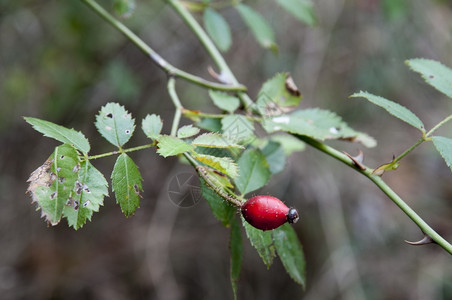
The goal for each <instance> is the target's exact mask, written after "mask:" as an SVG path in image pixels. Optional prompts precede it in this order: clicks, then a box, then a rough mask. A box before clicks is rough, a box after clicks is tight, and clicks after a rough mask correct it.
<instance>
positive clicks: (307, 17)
mask: <svg viewBox="0 0 452 300" xmlns="http://www.w3.org/2000/svg"><path fill="white" fill-rule="evenodd" d="M278 3H279V5H281V6H282V7H283V8H284V9H285V10H286V11H287V12H288V13H290V14H292V15H293V16H294V17H295V18H297V19H298V20H300V21H301V22H303V23H305V24H307V25H309V26H314V25H316V24H317V17H316V15H315V12H314V4H313V3H312V1H311V0H278Z"/></svg>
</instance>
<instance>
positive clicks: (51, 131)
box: [24, 117, 90, 154]
mask: <svg viewBox="0 0 452 300" xmlns="http://www.w3.org/2000/svg"><path fill="white" fill-rule="evenodd" d="M24 119H25V121H26V122H27V123H29V124H31V125H32V126H33V128H34V129H35V130H37V131H39V132H40V133H42V134H43V135H44V136H47V137H50V138H53V139H55V140H57V141H60V142H62V143H63V144H70V145H72V146H74V147H75V148H76V149H78V150H80V151H81V152H83V153H85V154H86V153H88V152H89V149H90V145H89V142H88V139H87V138H86V137H85V136H84V135H83V133H81V132H80V131H75V130H74V129H69V128H66V127H63V126H61V125H57V124H54V123H52V122H48V121H44V120H40V119H36V118H31V117H25V118H24Z"/></svg>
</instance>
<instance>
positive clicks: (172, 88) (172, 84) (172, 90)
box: [167, 77, 184, 136]
mask: <svg viewBox="0 0 452 300" xmlns="http://www.w3.org/2000/svg"><path fill="white" fill-rule="evenodd" d="M167 87H168V93H169V95H170V98H171V101H173V104H174V106H175V107H176V109H175V111H174V118H173V125H172V126H171V135H172V136H176V134H177V129H178V128H179V123H180V118H181V115H182V110H183V109H184V108H183V107H182V104H181V102H180V100H179V97H178V96H177V93H176V80H175V79H174V77H171V78H170V79H169V80H168V85H167Z"/></svg>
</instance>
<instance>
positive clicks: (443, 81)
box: [405, 58, 452, 98]
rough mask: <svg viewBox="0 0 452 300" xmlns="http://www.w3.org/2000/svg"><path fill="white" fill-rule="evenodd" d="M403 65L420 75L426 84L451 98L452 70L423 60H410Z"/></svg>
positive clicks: (429, 60) (437, 63)
mask: <svg viewBox="0 0 452 300" xmlns="http://www.w3.org/2000/svg"><path fill="white" fill-rule="evenodd" d="M405 63H406V64H407V65H408V66H409V67H410V68H411V70H413V71H415V72H417V73H420V74H421V75H422V78H424V80H425V81H426V82H427V83H428V84H430V85H431V86H433V87H434V88H435V89H437V90H438V91H440V92H441V93H443V94H444V95H446V96H447V97H449V98H452V69H450V68H448V67H446V66H445V65H443V64H442V63H440V62H438V61H435V60H431V59H425V58H415V59H410V60H407V61H406V62H405Z"/></svg>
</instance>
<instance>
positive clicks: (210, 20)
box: [203, 8, 232, 51]
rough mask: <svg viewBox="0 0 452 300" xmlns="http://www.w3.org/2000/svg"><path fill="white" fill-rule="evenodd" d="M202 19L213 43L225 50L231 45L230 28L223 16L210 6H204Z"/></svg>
mask: <svg viewBox="0 0 452 300" xmlns="http://www.w3.org/2000/svg"><path fill="white" fill-rule="evenodd" d="M203 21H204V27H205V28H206V31H207V33H208V34H209V35H210V37H211V38H212V40H213V41H214V43H215V45H217V47H218V48H219V49H220V50H221V51H227V50H228V49H229V48H230V47H231V45H232V38H231V29H230V28H229V25H228V23H227V22H226V20H225V19H224V18H223V16H222V15H220V14H219V13H218V12H216V11H215V10H213V9H211V8H206V9H204V15H203Z"/></svg>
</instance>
